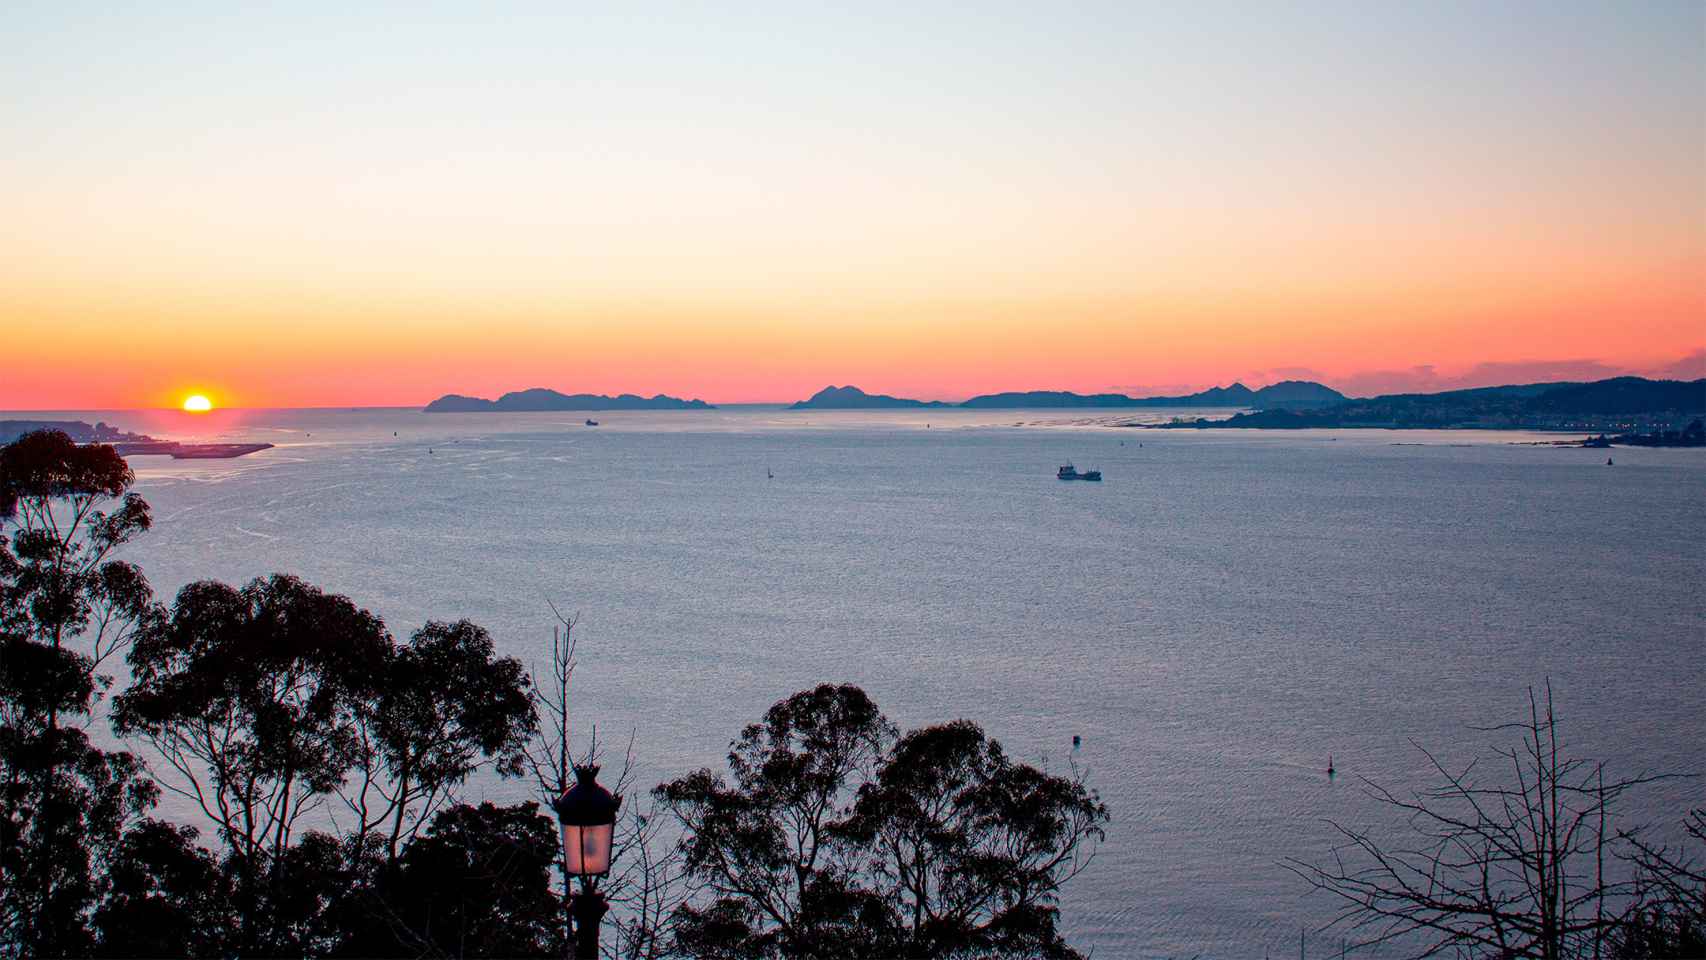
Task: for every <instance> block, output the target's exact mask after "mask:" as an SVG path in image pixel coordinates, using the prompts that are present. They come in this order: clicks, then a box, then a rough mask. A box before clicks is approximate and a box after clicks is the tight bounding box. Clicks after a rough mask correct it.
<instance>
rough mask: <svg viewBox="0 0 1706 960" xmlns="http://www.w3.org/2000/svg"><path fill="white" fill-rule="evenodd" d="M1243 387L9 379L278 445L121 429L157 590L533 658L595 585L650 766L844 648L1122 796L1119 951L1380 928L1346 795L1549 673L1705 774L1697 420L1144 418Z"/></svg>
mask: <svg viewBox="0 0 1706 960" xmlns="http://www.w3.org/2000/svg"><path fill="white" fill-rule="evenodd" d="M1220 412H1223V411H1220ZM1215 413H1217V411H1198V410H1066V411H1039V410H1024V411H1013V410H1008V411H961V410H906V411H892V412H891V411H837V412H826V411H790V410H787V409H785V408H782V407H777V406H746V407H728V408H722V409H717V410H708V411H679V412H678V411H660V412H621V411H607V412H595V413H587V414H582V413H579V412H574V413H532V414H503V413H483V414H427V413H423V412H420V411H419V410H414V409H359V410H350V409H341V410H247V411H241V410H239V411H232V410H227V411H218V412H216V413H214V414H211V415H208V416H206V417H203V418H192V417H190V416H188V415H184V414H178V413H173V412H114V411H83V412H78V411H71V412H65V413H55V414H44V413H39V412H37V413H28V414H16V415H15V416H18V417H30V418H50V417H62V418H72V419H83V420H88V421H90V422H94V421H96V420H104V421H106V422H108V423H111V424H113V425H115V426H118V427H121V428H125V429H131V430H137V431H140V432H145V433H149V434H152V435H154V436H159V437H169V438H173V439H184V440H192V439H200V440H229V441H265V442H270V443H273V444H275V445H276V446H275V447H274V448H273V449H271V450H267V451H264V452H261V453H257V454H254V455H251V456H247V457H242V458H239V459H233V460H211V461H178V460H172V459H169V458H165V457H137V458H134V459H133V461H132V463H133V466H134V467H135V470H136V475H137V483H136V490H137V492H139V493H141V494H142V495H143V496H144V497H145V498H146V499H147V500H148V501H149V503H150V504H152V506H153V511H154V517H155V525H154V528H153V530H151V531H150V532H149V533H147V534H146V535H145V536H143V537H142V538H141V539H140V540H139V541H137V542H136V543H135V544H134V545H132V546H131V547H129V548H127V551H126V555H127V556H128V557H129V558H130V559H133V560H135V561H137V562H138V563H140V564H141V565H142V567H143V569H144V571H145V572H146V574H147V575H148V577H149V579H150V580H151V582H152V583H153V585H154V587H155V589H156V590H157V591H158V592H159V593H160V594H161V595H162V596H164V597H170V596H171V595H172V594H173V593H175V592H176V591H177V590H178V589H179V588H180V587H182V586H183V585H185V584H187V583H189V582H192V581H196V580H202V579H208V578H213V579H219V580H224V581H228V582H231V583H241V582H243V581H246V580H248V579H250V578H253V577H259V576H264V575H267V574H270V573H273V572H275V571H282V572H287V573H291V574H296V575H298V576H301V577H303V578H305V579H307V580H308V581H310V582H312V583H315V584H318V585H319V586H321V587H323V588H325V589H327V590H331V591H335V592H338V593H342V594H347V595H348V596H349V597H351V598H353V599H354V600H355V601H356V602H357V603H359V604H360V605H362V606H364V607H366V608H368V609H370V610H372V611H374V612H375V613H377V614H379V615H380V616H382V617H383V618H384V620H385V622H386V624H387V625H388V626H389V628H390V629H391V631H392V632H393V633H394V634H395V635H397V636H398V637H399V638H401V637H405V636H407V635H408V633H409V632H411V631H412V630H414V629H416V628H417V627H419V626H420V625H421V624H423V623H424V622H426V621H428V620H433V619H436V620H454V619H458V618H464V617H466V618H468V619H471V620H473V621H475V622H477V623H480V624H482V625H484V626H485V627H486V628H488V629H489V630H490V631H491V632H492V634H493V635H494V636H495V637H496V638H497V643H498V645H499V647H500V649H501V652H502V653H504V654H506V655H511V656H515V657H518V658H520V659H521V660H523V661H524V662H526V663H528V664H530V665H533V664H538V665H541V666H543V664H544V663H545V660H546V657H547V656H548V651H549V646H550V642H551V631H552V627H553V624H554V623H555V618H554V616H553V607H555V608H556V609H557V610H559V611H562V612H564V613H570V614H574V615H576V616H578V623H579V626H578V627H577V629H576V637H577V638H578V640H579V665H578V668H577V670H576V672H575V675H574V689H573V711H574V716H573V719H572V724H573V725H574V727H575V729H576V731H577V737H578V738H579V739H578V742H577V748H584V747H585V745H586V743H585V739H584V738H585V737H586V736H587V735H589V734H590V732H591V731H592V729H593V728H594V727H595V726H596V729H597V735H598V737H599V739H600V742H601V743H603V744H604V745H605V746H606V748H607V749H608V750H610V751H611V752H612V755H614V756H615V757H620V755H621V753H622V752H623V751H625V750H626V749H627V748H628V745H629V744H630V742H631V743H632V751H633V756H634V764H635V775H636V776H635V782H636V784H637V788H638V789H637V790H636V791H635V792H636V793H637V794H643V792H644V789H645V788H646V787H647V786H649V785H652V784H656V783H658V782H660V781H662V780H666V779H672V778H674V777H678V776H681V775H683V774H685V773H687V772H689V771H692V770H694V769H697V768H700V767H705V766H710V767H713V768H719V769H720V768H721V767H722V765H723V763H724V758H725V755H726V753H727V750H728V747H729V743H730V741H731V740H732V739H733V738H734V737H735V736H736V735H737V734H738V733H739V731H740V729H741V728H742V726H743V725H745V724H747V723H750V722H753V721H755V720H757V719H758V718H759V717H761V716H762V714H763V713H764V711H765V710H766V709H767V708H768V707H769V706H770V705H771V704H773V703H775V702H776V701H778V700H780V699H782V698H784V697H786V696H788V695H789V694H792V693H794V692H795V691H798V690H801V689H805V688H808V687H811V686H813V685H816V684H819V683H823V682H835V683H852V684H857V685H858V686H860V687H863V688H864V689H865V690H866V691H867V692H868V693H870V694H871V696H872V697H873V698H874V699H875V700H876V702H877V703H878V704H879V705H880V706H881V707H882V709H883V710H884V711H885V712H886V713H887V715H888V716H889V717H890V718H891V719H892V720H893V721H894V722H895V723H896V724H898V725H900V726H901V727H902V728H903V729H906V728H913V727H918V726H922V725H927V724H933V723H940V722H944V721H948V720H953V719H957V718H966V719H970V720H973V721H975V722H977V723H978V724H980V725H981V726H982V727H983V728H984V729H985V730H986V731H987V732H988V733H989V734H990V735H992V736H993V737H995V738H997V739H998V740H1000V742H1001V743H1002V744H1003V745H1004V746H1005V748H1006V749H1007V751H1008V752H1009V753H1010V754H1011V755H1012V756H1013V757H1015V758H1017V759H1019V760H1023V761H1025V762H1029V763H1035V764H1039V765H1046V766H1047V767H1048V769H1050V770H1052V771H1056V772H1063V773H1069V772H1071V771H1074V770H1076V771H1079V772H1081V773H1082V775H1083V776H1084V777H1085V778H1086V779H1087V781H1088V783H1089V784H1090V786H1092V787H1093V788H1094V789H1095V790H1096V791H1097V792H1098V793H1099V795H1100V796H1101V798H1102V799H1103V800H1104V801H1105V802H1106V803H1107V805H1108V807H1109V809H1110V811H1111V816H1112V820H1111V822H1110V823H1109V825H1108V829H1107V838H1106V840H1105V842H1103V843H1102V844H1100V846H1099V848H1098V849H1097V851H1096V855H1095V858H1094V860H1093V861H1092V862H1091V863H1090V864H1089V865H1088V867H1087V868H1086V869H1085V870H1084V871H1083V872H1082V873H1081V874H1079V875H1078V876H1077V877H1076V878H1075V879H1073V880H1072V881H1071V882H1070V884H1068V885H1067V887H1066V888H1065V890H1064V892H1063V895H1062V905H1061V910H1062V923H1063V926H1064V928H1065V930H1066V932H1067V936H1068V938H1069V940H1070V941H1071V942H1072V943H1073V944H1074V945H1075V946H1077V947H1078V948H1079V949H1081V950H1083V951H1085V952H1088V953H1091V954H1092V955H1093V956H1095V957H1098V958H1110V957H1111V958H1123V957H1190V956H1216V957H1256V956H1264V955H1272V956H1291V955H1293V954H1294V953H1297V952H1302V953H1304V954H1306V955H1307V954H1312V955H1319V956H1337V955H1338V954H1339V952H1340V950H1341V949H1342V948H1343V947H1344V946H1345V945H1346V944H1347V943H1350V942H1354V940H1355V934H1354V932H1352V931H1347V930H1345V929H1344V928H1342V927H1329V926H1327V925H1328V924H1329V923H1330V921H1332V919H1333V918H1334V916H1335V914H1336V909H1337V908H1336V905H1335V904H1334V903H1333V902H1332V901H1331V900H1330V899H1328V898H1327V897H1325V896H1323V895H1321V894H1319V893H1312V892H1311V891H1310V890H1309V888H1308V887H1307V885H1305V884H1304V883H1302V882H1301V881H1300V880H1299V879H1298V878H1297V877H1296V876H1294V875H1293V874H1292V873H1291V872H1290V871H1288V870H1287V869H1286V867H1285V861H1286V860H1287V859H1288V858H1296V859H1298V860H1303V861H1309V862H1323V863H1324V862H1326V861H1327V860H1328V859H1329V858H1330V857H1331V856H1332V855H1333V849H1334V846H1335V843H1336V842H1337V839H1336V838H1337V834H1336V833H1335V828H1334V826H1333V825H1334V824H1339V825H1343V826H1345V827H1348V828H1352V829H1359V830H1368V831H1372V832H1374V833H1375V834H1376V836H1378V837H1382V838H1389V839H1390V840H1391V841H1392V842H1393V843H1394V844H1395V845H1396V844H1397V843H1400V842H1402V841H1404V840H1406V839H1408V836H1409V835H1408V834H1407V833H1406V827H1405V825H1404V823H1403V821H1402V819H1401V818H1399V817H1396V816H1394V814H1393V812H1392V811H1391V810H1390V809H1388V808H1386V807H1384V806H1383V805H1382V804H1380V803H1379V802H1377V801H1376V800H1375V799H1373V797H1372V796H1371V795H1370V785H1371V784H1372V785H1378V786H1379V787H1383V788H1387V789H1390V790H1392V791H1393V792H1394V793H1396V794H1399V795H1409V794H1411V793H1412V792H1414V791H1419V790H1424V789H1426V788H1428V787H1429V786H1431V785H1433V784H1434V783H1436V782H1437V779H1438V777H1437V774H1436V773H1435V771H1434V770H1433V768H1432V766H1431V765H1432V763H1433V762H1435V760H1437V762H1439V763H1440V764H1442V765H1443V766H1445V767H1447V768H1449V769H1453V770H1456V769H1461V768H1462V767H1464V766H1465V765H1467V764H1468V763H1470V762H1471V761H1473V760H1474V759H1475V758H1476V757H1480V756H1485V755H1487V754H1488V752H1489V750H1490V749H1492V748H1494V747H1498V746H1502V745H1506V744H1508V743H1510V741H1511V736H1512V735H1511V734H1509V733H1508V732H1499V731H1490V730H1488V729H1486V728H1487V727H1490V726H1493V725H1496V724H1499V723H1503V722H1507V721H1513V720H1519V719H1522V718H1524V717H1526V716H1527V710H1528V704H1529V700H1528V697H1529V690H1530V689H1531V688H1534V689H1538V690H1540V691H1541V692H1542V695H1543V694H1544V690H1545V687H1546V685H1548V684H1550V688H1551V691H1552V695H1553V697H1554V700H1555V703H1556V705H1557V712H1558V715H1559V717H1560V719H1561V723H1562V730H1563V735H1564V739H1565V743H1566V746H1567V748H1568V750H1570V751H1571V752H1572V753H1573V755H1577V756H1583V757H1588V758H1594V759H1598V760H1604V761H1605V762H1606V763H1607V765H1608V766H1607V770H1608V776H1614V775H1634V774H1640V773H1659V772H1666V773H1680V774H1700V773H1706V656H1703V653H1706V451H1702V450H1675V449H1670V450H1667V449H1616V450H1613V451H1609V453H1610V455H1611V457H1613V458H1614V459H1615V464H1614V465H1608V463H1607V454H1608V451H1605V450H1589V449H1581V448H1570V447H1561V446H1552V445H1548V444H1549V442H1550V441H1554V440H1558V439H1560V438H1561V437H1560V435H1557V434H1529V433H1520V432H1510V431H1488V432H1477V431H1383V430H1331V431H1317V430H1305V431H1213V430H1157V429H1143V428H1142V424H1145V423H1157V422H1163V421H1166V420H1169V419H1172V418H1174V417H1195V416H1198V415H1214V414H1215ZM8 416H12V415H8ZM587 417H591V418H593V419H595V420H597V421H598V425H597V426H596V427H594V426H588V425H586V423H585V422H584V421H585V420H586V418H587ZM1066 463H1072V464H1075V465H1076V466H1077V467H1078V468H1079V469H1080V470H1085V469H1099V470H1100V471H1101V472H1102V476H1103V478H1104V479H1103V480H1102V482H1100V483H1088V482H1062V481H1060V480H1057V479H1056V477H1055V471H1056V469H1057V468H1058V467H1059V466H1060V465H1062V464H1066ZM1074 738H1077V740H1076V744H1077V745H1076V746H1075V745H1074V744H1075V739H1074ZM1424 751H1425V752H1424ZM1430 755H1431V757H1432V758H1434V759H1433V760H1430ZM1329 759H1330V760H1331V763H1332V764H1333V766H1334V768H1335V775H1334V776H1332V777H1329V776H1328V774H1327V767H1328V764H1329ZM1478 769H1479V770H1480V772H1481V774H1482V775H1485V776H1488V777H1492V778H1494V779H1498V778H1500V777H1502V776H1503V774H1504V771H1503V770H1502V769H1495V768H1493V767H1491V766H1489V765H1488V764H1486V763H1485V762H1483V764H1482V766H1481V767H1480V768H1478ZM465 795H466V796H467V798H469V799H471V800H480V799H490V800H494V801H499V802H513V801H517V800H521V799H524V798H527V797H528V796H529V791H528V788H527V786H526V784H524V783H521V782H518V781H503V780H498V779H496V778H495V777H490V776H483V777H480V778H477V779H475V780H473V781H471V782H470V783H469V784H468V785H467V788H466V791H465ZM641 801H643V797H639V796H637V797H636V802H641ZM1703 804H1706V786H1703V783H1702V781H1701V780H1699V779H1679V780H1674V781H1667V782H1662V783H1658V784H1655V785H1653V786H1652V787H1650V788H1648V789H1645V790H1643V791H1640V792H1637V793H1636V794H1634V795H1632V796H1631V797H1630V798H1629V799H1628V800H1627V801H1626V802H1625V803H1624V805H1623V807H1622V808H1621V811H1622V817H1621V819H1620V820H1619V821H1618V824H1619V825H1623V826H1632V825H1634V824H1637V823H1643V824H1650V825H1652V829H1653V830H1654V831H1655V833H1654V836H1655V837H1656V838H1658V839H1661V840H1662V839H1667V838H1670V839H1674V838H1677V837H1679V836H1680V831H1679V830H1678V824H1679V822H1680V821H1681V819H1682V818H1683V816H1684V815H1685V813H1686V811H1687V809H1688V808H1689V807H1691V806H1700V805H1703ZM165 813H166V814H167V815H171V816H178V817H181V818H183V819H186V820H189V819H192V816H191V814H190V812H189V811H187V810H174V809H171V808H168V809H167V810H166V811H165ZM1371 955H1375V956H1378V955H1381V954H1380V952H1379V951H1374V952H1373V953H1372V954H1371Z"/></svg>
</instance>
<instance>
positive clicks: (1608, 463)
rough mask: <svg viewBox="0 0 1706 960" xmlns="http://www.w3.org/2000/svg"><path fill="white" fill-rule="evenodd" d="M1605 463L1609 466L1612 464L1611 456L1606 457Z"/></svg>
mask: <svg viewBox="0 0 1706 960" xmlns="http://www.w3.org/2000/svg"><path fill="white" fill-rule="evenodd" d="M1605 465H1606V466H1608V467H1609V466H1611V458H1610V457H1606V458H1605Z"/></svg>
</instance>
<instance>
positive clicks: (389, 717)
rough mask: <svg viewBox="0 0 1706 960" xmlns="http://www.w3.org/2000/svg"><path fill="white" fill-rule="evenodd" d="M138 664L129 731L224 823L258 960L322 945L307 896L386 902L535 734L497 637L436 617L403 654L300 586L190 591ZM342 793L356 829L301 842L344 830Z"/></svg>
mask: <svg viewBox="0 0 1706 960" xmlns="http://www.w3.org/2000/svg"><path fill="white" fill-rule="evenodd" d="M130 665H131V671H132V675H133V682H132V685H131V687H130V688H129V689H128V690H126V691H125V692H124V693H123V694H121V695H120V696H119V697H118V699H117V706H116V710H115V724H116V727H117V728H118V729H119V730H120V731H121V732H124V733H134V734H136V735H139V736H141V737H142V738H144V739H145V740H147V741H148V742H149V743H150V744H151V745H152V746H153V747H154V748H155V750H156V751H158V753H159V755H160V757H161V758H162V759H163V761H164V762H165V764H166V766H167V767H169V768H170V770H171V771H172V773H173V774H174V776H173V777H171V778H169V779H167V780H166V782H165V783H164V786H165V788H166V789H168V790H172V791H174V792H176V793H178V794H179V795H181V796H183V797H186V798H188V799H189V800H191V801H193V802H194V803H195V804H196V805H197V806H198V807H199V809H200V810H201V811H202V812H203V813H204V814H205V815H206V816H207V817H208V818H209V819H210V820H211V821H212V822H213V824H214V825H215V827H216V831H217V835H218V839H219V840H220V842H221V843H222V844H223V845H224V847H225V850H226V858H225V859H226V864H227V869H228V870H229V872H230V873H231V875H232V887H233V890H234V901H235V903H236V906H237V913H238V915H239V923H238V924H237V929H238V935H237V946H238V948H239V949H240V950H242V951H245V952H253V951H255V950H268V951H275V952H276V951H287V952H295V951H298V950H308V949H310V947H311V945H312V944H314V943H316V942H319V940H320V939H323V936H322V935H321V934H319V933H316V932H315V924H317V923H319V922H320V921H319V920H316V919H315V914H314V910H315V909H317V908H316V907H315V905H314V903H312V902H302V903H298V902H295V901H292V900H290V896H291V895H292V892H293V891H301V890H311V889H325V890H330V891H331V892H329V893H327V894H325V897H324V899H326V901H327V902H326V903H325V904H321V905H320V906H322V907H326V908H329V906H330V903H331V901H332V900H337V899H340V898H341V899H345V900H350V899H351V898H354V900H357V901H359V900H361V899H362V898H364V897H365V898H366V901H365V902H366V903H367V905H368V906H370V907H372V908H373V909H380V908H381V907H382V905H381V904H379V903H378V901H376V900H374V899H373V898H372V897H373V895H374V890H375V889H376V885H377V883H378V877H377V873H376V871H378V870H381V869H394V868H395V866H396V864H397V862H398V860H399V858H400V857H401V855H402V854H403V852H404V850H405V848H406V844H407V841H408V840H409V839H410V838H412V837H413V836H414V834H415V832H416V831H417V829H418V828H419V826H420V824H421V823H422V822H423V821H425V820H426V819H427V818H428V817H430V815H431V814H432V813H433V811H434V810H436V809H440V808H442V807H443V806H444V804H445V803H446V801H447V800H448V799H450V797H451V796H452V794H453V792H454V790H455V788H456V786H457V785H458V784H460V783H461V782H462V781H463V780H464V779H466V777H467V776H468V775H469V774H471V773H472V772H473V771H474V770H475V769H477V768H478V767H480V766H481V765H482V764H486V763H491V764H494V765H496V766H497V767H498V769H499V771H500V772H503V773H509V774H516V773H519V771H520V764H521V760H520V753H521V749H522V745H523V744H524V743H525V742H526V740H527V738H528V737H529V736H530V734H531V732H532V729H533V727H532V724H533V714H532V710H531V704H530V701H529V697H528V687H529V680H528V678H527V675H526V672H525V671H524V670H523V669H522V667H521V664H520V663H519V662H517V661H515V660H513V659H508V658H500V657H497V656H496V655H495V653H494V649H493V643H492V639H491V637H490V635H488V634H487V633H486V631H485V630H483V629H481V628H480V627H478V626H476V625H475V624H472V623H469V622H468V621H465V620H464V621H458V622H456V623H453V624H444V623H438V622H433V623H428V624H427V625H426V626H424V627H422V628H421V629H420V630H417V631H416V632H415V633H414V634H413V635H412V636H411V637H410V638H409V640H408V641H407V642H406V643H404V644H402V645H397V644H395V643H394V642H393V641H392V638H391V635H390V633H389V632H388V631H387V629H386V627H385V624H384V623H383V622H382V621H381V620H380V619H379V618H378V617H377V616H375V615H373V614H372V613H370V612H368V611H366V610H363V609H360V608H359V607H357V606H356V605H355V604H354V603H353V602H351V601H350V600H349V599H348V598H347V597H343V596H339V595H336V594H329V593H326V592H324V591H322V590H320V589H319V588H317V587H314V586H312V585H309V584H307V583H304V582H303V581H301V580H299V579H297V578H295V577H290V576H285V575H274V576H272V577H267V578H261V579H256V580H254V581H251V582H250V583H249V584H247V585H246V586H243V587H242V588H237V587H232V586H229V585H226V584H222V583H217V582H213V581H204V582H200V583H193V584H190V585H189V586H187V587H185V588H184V589H183V590H181V591H180V592H179V593H178V596H177V598H176V600H175V601H174V603H173V605H172V608H171V611H170V615H169V616H162V617H160V618H159V619H158V622H157V623H156V624H154V625H153V627H152V628H151V629H149V630H146V631H144V632H143V633H142V634H141V635H139V636H138V638H137V640H136V642H135V644H134V645H133V646H132V648H131V652H130ZM334 797H337V798H341V799H342V801H343V803H344V804H346V805H347V807H348V809H350V810H353V811H354V812H355V813H356V815H357V816H356V822H355V823H354V824H352V825H351V828H350V829H349V831H348V833H347V835H346V836H345V837H343V838H342V839H341V840H334V839H333V838H330V837H328V835H326V834H314V833H310V834H306V835H303V836H301V840H300V842H298V839H297V838H298V835H299V834H300V833H301V830H302V829H303V828H304V827H305V826H306V825H308V824H313V825H317V826H325V825H326V824H328V823H330V822H332V821H333V820H334V817H333V813H334V812H335V810H333V809H329V808H327V804H328V802H329V801H330V800H331V799H332V798H334ZM317 812H318V815H316V813H317ZM376 851H377V852H381V853H382V854H383V858H382V859H381V860H380V861H379V862H378V863H377V864H376V863H375V862H374V860H373V856H374V854H375V852H376ZM340 858H341V861H340ZM336 862H342V863H343V864H344V865H343V866H342V867H335V863H336ZM340 871H341V872H340ZM293 873H294V874H297V876H294V877H293V876H292V874H293ZM322 881H323V882H322ZM316 884H318V886H316ZM352 902H353V901H352ZM359 905H360V904H359V903H358V904H357V906H359Z"/></svg>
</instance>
